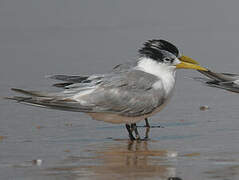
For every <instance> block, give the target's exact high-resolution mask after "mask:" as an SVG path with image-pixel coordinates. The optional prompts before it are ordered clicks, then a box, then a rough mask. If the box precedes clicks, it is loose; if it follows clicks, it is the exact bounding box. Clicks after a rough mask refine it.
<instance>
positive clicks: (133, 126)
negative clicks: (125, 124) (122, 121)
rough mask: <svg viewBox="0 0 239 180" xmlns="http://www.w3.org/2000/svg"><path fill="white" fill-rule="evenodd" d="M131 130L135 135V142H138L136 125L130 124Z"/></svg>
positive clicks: (138, 136)
mask: <svg viewBox="0 0 239 180" xmlns="http://www.w3.org/2000/svg"><path fill="white" fill-rule="evenodd" d="M131 129H132V131H134V133H135V137H136V140H140V135H139V132H138V129H137V126H136V123H133V124H131Z"/></svg>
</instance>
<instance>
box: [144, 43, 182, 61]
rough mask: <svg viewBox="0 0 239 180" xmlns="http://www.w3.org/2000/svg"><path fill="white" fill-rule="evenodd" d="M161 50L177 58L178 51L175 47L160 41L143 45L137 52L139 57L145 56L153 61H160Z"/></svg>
mask: <svg viewBox="0 0 239 180" xmlns="http://www.w3.org/2000/svg"><path fill="white" fill-rule="evenodd" d="M162 50H164V51H168V52H170V53H172V54H174V55H175V56H176V57H178V56H179V50H178V48H177V47H176V46H174V45H173V44H171V43H170V42H168V41H165V40H162V39H153V40H149V41H147V42H145V43H144V46H143V47H142V48H141V49H140V50H139V53H140V55H141V56H145V57H148V58H151V59H155V60H161V59H162V57H163V53H162Z"/></svg>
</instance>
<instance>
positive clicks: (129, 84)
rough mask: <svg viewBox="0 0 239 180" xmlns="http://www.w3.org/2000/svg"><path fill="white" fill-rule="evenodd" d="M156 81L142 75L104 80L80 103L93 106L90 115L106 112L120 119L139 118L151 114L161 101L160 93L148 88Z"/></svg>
mask: <svg viewBox="0 0 239 180" xmlns="http://www.w3.org/2000/svg"><path fill="white" fill-rule="evenodd" d="M156 81H158V79H157V78H156V77H155V76H153V75H150V74H147V73H144V72H142V71H137V70H135V71H131V72H129V73H126V74H124V75H122V74H121V75H119V76H114V77H111V78H110V79H104V81H102V83H101V84H99V86H98V88H97V89H96V90H95V91H94V92H93V93H91V94H90V95H88V96H84V97H83V98H82V99H81V100H83V101H84V102H88V103H89V104H88V105H89V106H90V105H93V106H92V107H93V111H94V112H108V113H114V114H119V115H122V116H132V117H133V116H141V115H146V114H149V113H152V112H153V111H154V110H155V109H157V108H158V107H159V106H160V105H162V104H163V103H164V101H165V99H164V92H163V91H158V90H157V91H156V90H154V89H153V88H152V85H153V84H154V83H155V82H156Z"/></svg>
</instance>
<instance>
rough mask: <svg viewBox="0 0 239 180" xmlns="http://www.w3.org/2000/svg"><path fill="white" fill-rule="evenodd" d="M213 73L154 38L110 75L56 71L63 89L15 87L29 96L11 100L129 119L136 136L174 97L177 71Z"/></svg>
mask: <svg viewBox="0 0 239 180" xmlns="http://www.w3.org/2000/svg"><path fill="white" fill-rule="evenodd" d="M180 68H184V69H196V70H201V71H207V69H205V68H203V67H201V66H200V65H198V64H197V62H196V61H194V60H193V59H191V58H189V57H186V56H183V55H181V53H180V51H179V50H178V48H177V47H176V46H174V45H173V44H171V43H169V42H168V41H165V40H162V39H153V40H149V41H147V42H145V43H144V45H143V47H142V48H141V49H139V57H138V58H137V60H135V61H134V62H129V63H124V64H119V65H117V66H115V67H114V68H113V70H112V71H111V72H109V73H106V74H93V75H90V76H78V75H77V76H68V75H53V76H50V78H52V79H56V80H61V81H64V82H63V83H57V84H54V86H57V87H62V88H64V90H63V91H61V92H50V93H49V92H40V91H28V90H22V89H16V88H12V90H13V91H15V92H17V93H21V94H24V95H26V96H13V97H8V98H7V99H11V100H16V101H18V102H20V103H25V104H30V105H33V106H39V107H44V108H51V109H58V110H65V111H76V112H84V113H86V114H88V115H89V116H91V117H92V118H93V119H95V120H99V121H105V122H108V123H124V124H126V128H127V130H128V133H129V137H130V139H131V140H135V137H134V135H133V134H132V133H133V131H134V132H135V135H136V139H140V137H139V135H138V132H137V127H136V124H135V123H137V122H139V121H141V120H144V119H146V126H149V124H148V121H147V118H148V117H150V116H152V115H154V114H156V113H158V112H159V111H160V110H161V109H162V108H163V107H164V106H165V105H166V104H167V102H168V100H169V99H170V97H171V96H172V92H173V90H174V86H175V73H176V69H180Z"/></svg>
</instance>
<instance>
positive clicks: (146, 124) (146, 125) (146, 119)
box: [144, 118, 150, 128]
mask: <svg viewBox="0 0 239 180" xmlns="http://www.w3.org/2000/svg"><path fill="white" fill-rule="evenodd" d="M144 120H145V127H149V128H150V125H149V121H148V118H145V119H144Z"/></svg>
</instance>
